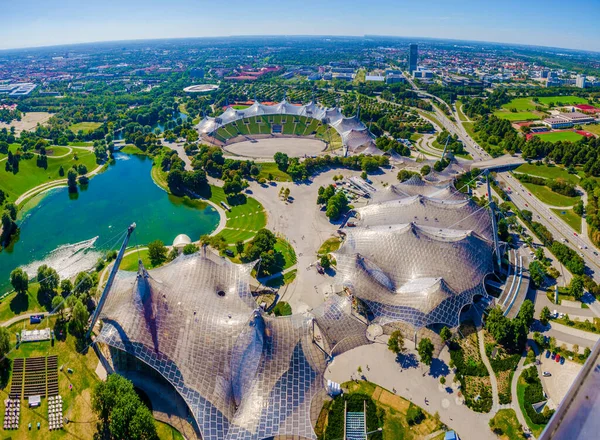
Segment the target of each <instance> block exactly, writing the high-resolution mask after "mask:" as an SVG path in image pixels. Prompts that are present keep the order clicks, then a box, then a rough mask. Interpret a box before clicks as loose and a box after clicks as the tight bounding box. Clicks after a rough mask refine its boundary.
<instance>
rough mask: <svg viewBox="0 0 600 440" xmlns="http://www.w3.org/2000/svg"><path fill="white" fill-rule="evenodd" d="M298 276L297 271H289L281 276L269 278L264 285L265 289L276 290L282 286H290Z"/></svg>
mask: <svg viewBox="0 0 600 440" xmlns="http://www.w3.org/2000/svg"><path fill="white" fill-rule="evenodd" d="M297 274H298V270H297V269H293V270H290V271H289V272H286V273H284V274H283V275H278V276H276V277H274V278H271V279H270V280H269V281H267V282H266V283H265V285H266V286H267V287H272V288H274V289H277V288H279V287H281V286H283V285H286V284H290V283H291V282H292V281H294V280H295V279H296V275H297Z"/></svg>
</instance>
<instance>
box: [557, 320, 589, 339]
mask: <svg viewBox="0 0 600 440" xmlns="http://www.w3.org/2000/svg"><path fill="white" fill-rule="evenodd" d="M550 326H551V328H553V329H554V330H556V331H559V332H561V333H564V334H567V335H571V336H575V337H577V338H580V339H585V340H587V341H592V342H596V341H597V340H598V339H600V335H599V334H597V333H592V332H586V331H584V330H579V329H576V328H573V327H569V326H568V325H563V324H559V323H558V322H555V321H550Z"/></svg>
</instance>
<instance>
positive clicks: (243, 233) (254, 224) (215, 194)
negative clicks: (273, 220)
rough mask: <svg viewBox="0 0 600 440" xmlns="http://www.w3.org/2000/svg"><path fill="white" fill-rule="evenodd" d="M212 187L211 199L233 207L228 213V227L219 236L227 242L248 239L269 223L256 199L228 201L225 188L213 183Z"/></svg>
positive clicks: (232, 242) (219, 203) (231, 242)
mask: <svg viewBox="0 0 600 440" xmlns="http://www.w3.org/2000/svg"><path fill="white" fill-rule="evenodd" d="M210 189H211V194H210V197H209V200H210V201H212V202H213V203H216V204H217V205H219V206H222V205H221V202H225V203H227V205H229V206H230V207H231V211H228V212H227V213H226V216H227V223H226V228H225V229H224V230H223V231H221V232H220V233H219V236H222V237H224V238H225V241H226V242H227V243H229V244H234V243H235V242H237V241H238V240H241V241H246V240H248V239H250V238H252V237H254V235H255V234H256V232H257V231H258V230H259V229H262V228H264V227H265V226H266V225H267V215H266V213H265V210H264V208H263V206H262V205H261V204H260V203H259V202H258V201H257V200H256V199H253V198H252V197H246V201H245V203H243V204H240V205H234V204H231V203H228V201H227V197H226V195H225V192H224V191H223V188H221V187H218V186H212V185H211V187H210Z"/></svg>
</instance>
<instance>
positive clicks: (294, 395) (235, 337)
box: [97, 251, 368, 440]
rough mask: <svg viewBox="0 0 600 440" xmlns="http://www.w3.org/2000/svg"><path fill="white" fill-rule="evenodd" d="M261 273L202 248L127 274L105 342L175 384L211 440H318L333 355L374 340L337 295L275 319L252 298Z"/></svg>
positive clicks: (109, 311) (111, 308)
mask: <svg viewBox="0 0 600 440" xmlns="http://www.w3.org/2000/svg"><path fill="white" fill-rule="evenodd" d="M251 268H252V265H237V264H234V263H231V262H230V261H229V260H226V259H223V258H220V257H218V256H215V255H213V254H212V253H211V252H209V251H208V252H206V253H204V252H202V251H201V252H200V253H196V254H193V255H188V256H185V255H181V256H179V257H178V258H176V259H175V260H174V261H173V262H171V263H169V264H167V265H166V266H163V267H160V268H157V269H152V270H150V271H146V269H145V268H144V267H143V266H142V264H141V263H140V267H139V270H138V272H137V273H135V272H124V271H120V272H119V273H118V274H117V276H116V278H115V280H114V283H113V284H112V286H111V287H110V289H109V290H108V291H107V292H105V293H104V295H105V298H106V302H105V304H104V307H103V308H102V310H101V311H100V319H101V320H102V321H103V326H102V330H101V332H100V335H99V336H98V338H97V341H98V342H103V343H105V344H107V345H109V346H111V347H114V348H117V349H120V350H123V351H125V352H127V353H129V354H130V355H132V356H134V357H136V358H137V359H138V360H140V361H142V362H145V363H146V364H148V365H149V366H151V367H152V368H154V369H155V370H156V371H158V372H159V373H160V374H161V375H162V376H163V377H165V378H166V379H167V380H168V381H169V382H170V383H171V384H172V385H173V387H174V388H175V389H176V390H177V391H178V392H179V394H180V395H181V396H182V397H183V399H184V400H185V401H186V403H187V405H188V406H189V408H190V411H191V413H192V415H193V417H194V418H195V420H196V422H197V424H198V427H199V429H200V431H201V435H202V438H203V439H206V440H237V439H256V440H260V439H264V438H270V437H272V436H297V437H298V438H306V439H315V438H316V436H315V434H314V431H313V427H312V423H311V409H313V406H314V405H316V406H315V408H316V407H318V409H319V410H320V408H321V405H322V399H319V396H321V395H322V394H323V391H324V385H325V381H324V378H323V373H324V371H325V368H326V363H327V361H328V360H329V354H331V353H333V352H334V349H335V353H336V354H339V353H342V352H343V351H346V350H348V349H351V348H354V347H356V346H358V345H362V344H364V343H367V342H368V341H367V340H366V336H365V331H366V325H365V324H364V323H363V322H361V321H359V320H358V319H357V318H356V317H354V316H352V314H351V313H352V312H351V304H350V299H349V298H347V297H346V298H342V297H339V296H335V295H334V296H332V297H331V298H330V299H329V300H328V301H327V302H325V303H324V304H323V305H322V306H321V307H318V308H316V309H314V310H313V311H312V312H310V313H308V312H305V313H300V314H295V315H293V316H288V317H280V318H278V317H273V316H270V315H266V314H264V313H263V312H262V310H261V309H259V308H257V306H256V303H255V302H254V299H253V298H252V296H251V292H250V287H249V274H250V271H251ZM316 333H318V334H319V336H320V338H319V339H322V340H323V341H322V342H323V343H322V344H320V345H318V344H317V342H318V341H317V342H316V339H315V334H316ZM313 400H314V402H313ZM313 413H314V411H313Z"/></svg>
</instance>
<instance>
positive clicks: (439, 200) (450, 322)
mask: <svg viewBox="0 0 600 440" xmlns="http://www.w3.org/2000/svg"><path fill="white" fill-rule="evenodd" d="M417 179H418V178H415V179H412V180H411V181H410V182H408V181H407V182H404V183H401V184H398V185H395V186H394V187H393V188H391V189H390V190H388V191H387V192H386V193H385V194H384V195H383V196H381V199H382V200H383V201H381V202H378V201H377V196H375V200H374V203H371V204H369V205H367V206H365V207H363V208H359V209H356V210H355V213H356V216H357V220H356V222H355V224H356V226H357V227H352V228H344V229H343V232H344V233H345V235H346V238H345V240H344V243H343V244H342V246H341V247H340V249H339V250H338V251H337V252H335V253H334V256H335V259H336V261H337V269H338V273H339V275H338V276H340V277H341V282H342V283H343V284H344V285H345V286H346V287H347V288H348V289H349V290H350V292H351V293H352V294H353V295H354V296H355V297H357V298H358V299H360V300H361V301H362V302H363V303H365V304H366V306H367V307H368V309H369V310H370V311H371V313H372V314H373V319H374V322H375V323H377V324H380V325H385V324H389V323H394V322H404V323H407V324H410V325H412V326H413V327H414V328H416V329H418V328H422V327H425V326H428V325H432V324H443V325H447V326H449V327H455V326H457V325H458V323H459V316H460V311H461V310H462V308H463V307H464V306H466V305H468V304H471V303H472V302H473V297H474V296H475V295H483V296H485V295H486V291H485V288H484V285H483V282H484V278H485V276H486V275H487V274H488V273H490V272H492V271H493V270H494V264H493V260H492V254H493V243H492V242H491V240H492V238H493V235H492V222H491V217H490V212H489V211H488V210H487V209H486V208H481V207H478V206H477V205H476V204H475V203H474V202H472V201H471V200H468V199H467V198H466V197H464V196H461V195H460V193H458V192H457V191H456V190H455V189H454V188H452V187H451V186H445V187H441V186H436V185H434V184H431V183H427V182H420V183H417ZM419 193H420V194H419ZM423 194H429V195H428V196H425V195H423ZM394 197H395V198H394Z"/></svg>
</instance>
